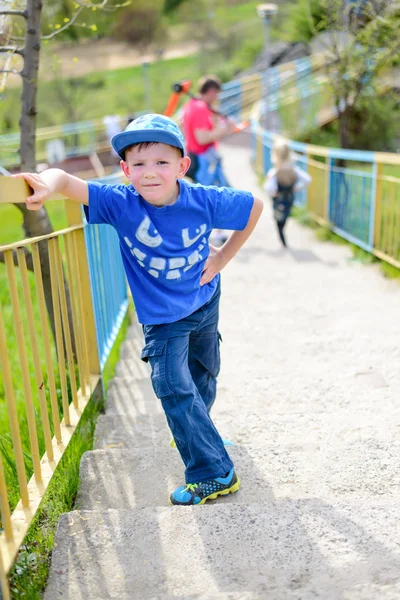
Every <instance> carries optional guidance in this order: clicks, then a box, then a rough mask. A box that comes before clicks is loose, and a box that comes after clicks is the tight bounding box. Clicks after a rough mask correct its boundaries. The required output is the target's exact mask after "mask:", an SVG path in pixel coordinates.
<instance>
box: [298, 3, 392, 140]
mask: <svg viewBox="0 0 400 600" xmlns="http://www.w3.org/2000/svg"><path fill="white" fill-rule="evenodd" d="M307 2H308V3H307V4H306V3H305V2H304V0H299V3H300V4H301V6H302V7H303V9H304V10H306V11H308V12H307V13H306V15H303V19H302V20H303V22H304V20H305V17H307V19H308V24H309V26H310V30H311V31H313V33H314V36H316V35H317V34H318V33H320V32H321V31H325V33H324V34H323V35H322V36H321V37H322V40H321V49H322V50H323V51H324V52H325V54H326V59H327V60H326V69H327V74H328V85H330V87H331V89H332V92H333V98H334V105H335V108H336V111H337V115H338V121H339V138H340V143H341V146H342V148H352V147H355V146H357V143H358V139H359V138H358V135H359V134H360V135H361V134H362V135H364V136H365V127H366V126H367V124H368V123H369V125H370V123H371V122H370V121H369V120H368V119H366V118H365V115H366V111H368V105H369V104H370V105H371V113H372V111H373V108H372V107H373V105H374V103H373V102H372V99H373V98H375V97H376V96H379V95H382V92H383V90H384V83H385V82H384V77H383V75H382V72H383V69H385V68H389V69H391V68H392V66H393V63H394V61H395V59H396V58H397V56H398V53H399V50H400V37H399V35H398V31H399V25H400V4H399V2H398V1H394V0H319V10H316V5H315V0H307ZM307 7H308V8H307ZM320 39H321V38H320ZM374 106H375V105H374ZM375 112H376V111H375ZM392 114H393V115H394V113H392ZM391 116H392V115H387V118H390V117H391ZM363 130H364V131H363ZM362 135H361V137H362Z"/></svg>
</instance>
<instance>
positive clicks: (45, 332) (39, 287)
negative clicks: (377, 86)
mask: <svg viewBox="0 0 400 600" xmlns="http://www.w3.org/2000/svg"><path fill="white" fill-rule="evenodd" d="M32 257H33V267H34V272H35V282H36V293H37V297H38V304H39V314H40V327H41V331H42V339H43V345H44V352H45V359H46V367H47V379H48V385H49V393H50V404H51V415H52V417H53V426H54V435H55V437H56V440H57V442H58V443H60V442H61V439H62V436H61V429H60V413H59V410H58V402H57V390H56V382H55V377H54V370H53V364H52V362H53V361H52V356H51V346H50V336H49V325H48V319H47V312H46V301H45V297H44V290H43V280H42V267H41V266H40V256H39V247H38V245H37V244H33V245H32Z"/></svg>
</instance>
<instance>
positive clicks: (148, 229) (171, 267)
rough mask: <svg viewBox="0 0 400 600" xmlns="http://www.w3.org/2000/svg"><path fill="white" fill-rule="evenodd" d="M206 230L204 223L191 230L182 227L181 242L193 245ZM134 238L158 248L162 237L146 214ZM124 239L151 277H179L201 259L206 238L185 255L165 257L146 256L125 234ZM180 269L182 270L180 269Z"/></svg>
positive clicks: (187, 245) (145, 244)
mask: <svg viewBox="0 0 400 600" xmlns="http://www.w3.org/2000/svg"><path fill="white" fill-rule="evenodd" d="M206 230H207V225H206V223H202V224H201V225H200V226H199V227H196V229H195V230H194V231H193V230H191V229H190V228H189V227H185V228H184V229H182V244H183V247H184V248H189V247H190V246H193V245H194V244H195V243H196V242H197V241H198V240H199V239H200V238H201V237H202V236H204V234H205V232H206ZM135 238H136V239H137V240H138V241H139V242H140V243H141V244H143V245H144V246H147V247H148V248H158V247H159V246H161V245H162V243H163V239H162V237H161V235H160V234H159V233H158V231H157V230H156V229H155V227H154V225H153V224H152V222H151V221H150V219H149V217H148V216H147V215H146V216H145V217H144V218H143V220H142V222H141V223H140V225H139V227H138V228H137V230H136V232H135ZM124 241H125V243H126V244H127V246H128V247H129V250H130V252H131V254H132V256H133V257H134V258H135V259H136V260H137V262H138V264H139V265H140V266H141V267H143V268H144V269H146V271H147V272H148V273H149V274H150V275H152V276H153V277H156V278H158V277H163V276H164V277H165V279H180V278H181V276H182V273H184V272H186V271H188V270H189V269H191V268H192V267H193V266H194V265H195V264H197V263H198V262H200V261H201V260H203V256H202V255H201V251H202V250H203V249H204V248H205V246H206V244H207V239H206V238H205V237H202V239H201V241H200V244H199V245H198V246H197V248H196V249H195V250H193V252H191V253H190V254H189V255H188V256H187V257H186V256H173V257H171V258H165V257H163V256H154V255H152V256H148V255H147V254H146V253H145V252H143V251H142V250H140V248H137V247H136V246H134V244H133V243H132V242H131V240H130V239H129V238H128V237H127V236H125V237H124ZM181 269H182V271H181Z"/></svg>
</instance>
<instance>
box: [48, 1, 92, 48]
mask: <svg viewBox="0 0 400 600" xmlns="http://www.w3.org/2000/svg"><path fill="white" fill-rule="evenodd" d="M84 8H85V7H84V6H81V7H80V8H78V10H77V11H76V13H75V14H74V16H73V17H72V19H71V20H70V21H68V23H66V24H65V25H64V26H63V27H60V29H57V31H53V33H50V34H49V35H43V36H42V38H41V39H42V40H51V39H52V38H54V37H56V35H58V34H59V33H61V32H62V31H65V30H66V29H68V27H71V25H73V24H74V23H75V21H76V19H77V18H78V16H79V15H80V14H81V12H82V11H83V9H84Z"/></svg>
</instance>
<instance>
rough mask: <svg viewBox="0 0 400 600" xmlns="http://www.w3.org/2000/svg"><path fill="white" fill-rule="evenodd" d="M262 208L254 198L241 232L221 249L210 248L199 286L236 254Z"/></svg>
mask: <svg viewBox="0 0 400 600" xmlns="http://www.w3.org/2000/svg"><path fill="white" fill-rule="evenodd" d="M263 208H264V203H263V201H262V200H260V199H259V198H256V197H255V196H254V202H253V207H252V209H251V212H250V216H249V220H248V222H247V225H246V227H245V228H244V229H243V230H242V231H234V232H233V233H232V234H231V235H230V237H229V238H228V240H227V241H226V242H225V244H224V245H223V246H222V247H221V248H214V247H213V246H210V255H209V257H208V259H207V260H206V262H205V265H204V271H203V274H202V276H201V279H200V285H204V284H205V283H209V282H210V281H211V280H212V279H214V277H215V276H216V275H217V273H219V272H220V271H222V269H223V268H224V267H226V265H227V264H228V263H229V262H230V261H231V260H232V258H233V257H234V256H235V255H236V254H237V253H238V251H239V250H240V248H241V247H242V246H243V244H244V243H245V242H246V240H247V239H248V238H249V237H250V235H251V233H252V232H253V229H254V227H255V226H256V224H257V221H258V219H259V218H260V216H261V213H262V211H263Z"/></svg>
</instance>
